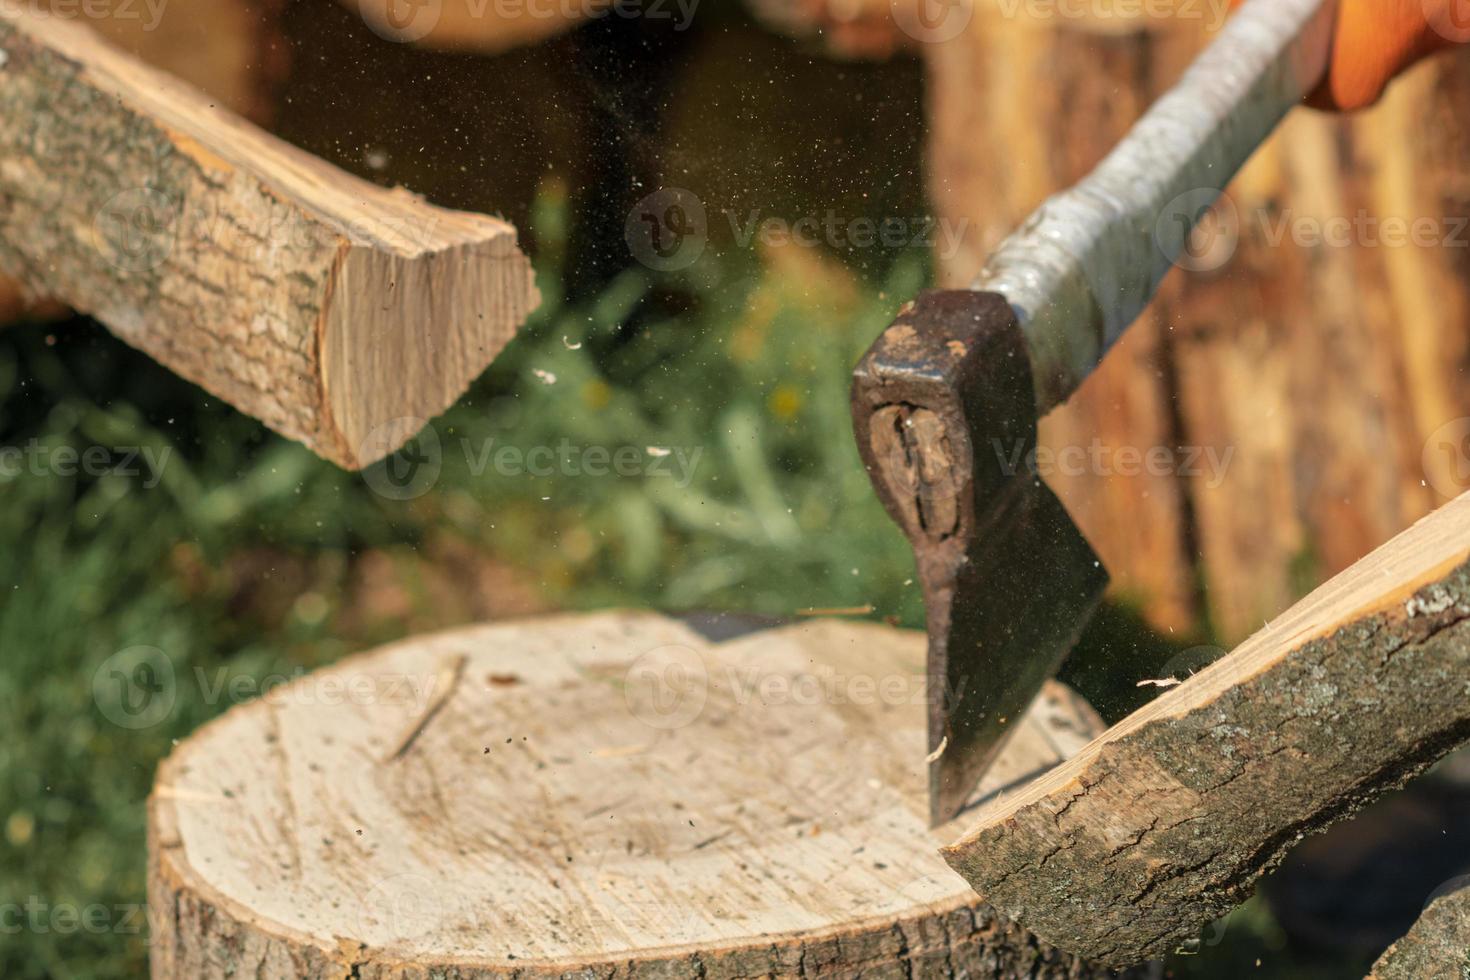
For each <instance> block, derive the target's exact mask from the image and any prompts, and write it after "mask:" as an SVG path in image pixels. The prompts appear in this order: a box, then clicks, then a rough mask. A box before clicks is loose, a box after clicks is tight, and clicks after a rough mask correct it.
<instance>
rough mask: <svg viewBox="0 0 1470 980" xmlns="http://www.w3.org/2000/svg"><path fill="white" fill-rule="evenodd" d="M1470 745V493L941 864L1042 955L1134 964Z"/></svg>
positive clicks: (1111, 738) (1173, 693)
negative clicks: (1055, 949)
mask: <svg viewBox="0 0 1470 980" xmlns="http://www.w3.org/2000/svg"><path fill="white" fill-rule="evenodd" d="M1467 738H1470V494H1467V495H1464V496H1461V497H1459V498H1457V499H1456V500H1454V501H1453V502H1451V503H1449V504H1446V505H1445V506H1444V507H1442V508H1441V509H1439V510H1438V511H1436V512H1434V513H1433V514H1432V515H1430V516H1429V517H1427V518H1425V519H1423V520H1421V521H1420V522H1419V523H1417V524H1415V525H1414V526H1413V527H1412V528H1410V529H1409V530H1408V531H1405V532H1404V533H1402V534H1400V535H1399V536H1397V537H1395V538H1394V539H1393V540H1392V541H1390V542H1389V543H1388V544H1386V545H1384V546H1382V547H1381V548H1378V549H1377V550H1375V551H1374V552H1373V553H1372V554H1370V555H1368V556H1367V557H1366V558H1363V559H1362V560H1361V561H1359V562H1357V563H1356V564H1354V565H1353V566H1352V567H1351V568H1349V569H1348V570H1346V571H1344V572H1342V573H1341V574H1339V575H1337V576H1336V577H1334V578H1333V579H1332V580H1331V581H1329V582H1327V583H1326V584H1324V585H1322V586H1321V587H1320V588H1318V589H1317V590H1316V591H1315V592H1313V593H1312V594H1311V595H1310V596H1308V597H1307V598H1306V599H1305V600H1303V601H1302V602H1300V603H1298V604H1297V605H1295V606H1294V607H1292V608H1291V609H1290V610H1288V611H1287V612H1286V613H1284V614H1283V615H1282V616H1281V617H1280V618H1279V619H1277V620H1275V621H1273V622H1272V623H1270V624H1269V625H1268V626H1267V627H1266V628H1265V629H1263V630H1261V631H1260V632H1259V633H1257V634H1256V635H1255V636H1253V637H1251V638H1250V639H1249V640H1247V641H1246V642H1245V643H1243V644H1242V645H1241V646H1240V647H1239V648H1237V649H1236V650H1235V651H1233V652H1232V653H1231V654H1230V655H1228V656H1226V657H1224V658H1222V659H1220V660H1219V661H1217V662H1216V663H1214V664H1212V665H1211V666H1209V667H1208V668H1206V669H1205V670H1203V671H1201V672H1200V673H1198V674H1196V675H1194V676H1193V677H1191V678H1190V679H1188V680H1187V681H1185V682H1184V683H1183V684H1181V685H1179V686H1178V687H1175V688H1173V689H1171V690H1169V691H1168V693H1166V694H1164V695H1162V696H1161V697H1159V698H1158V699H1156V700H1155V701H1153V702H1151V703H1150V704H1148V705H1147V706H1145V707H1144V708H1142V709H1140V710H1139V711H1137V712H1135V713H1134V714H1132V715H1130V716H1129V717H1128V718H1126V719H1124V720H1123V721H1122V722H1120V723H1119V724H1117V725H1115V726H1114V727H1112V728H1110V729H1109V730H1108V731H1107V732H1106V733H1104V734H1103V735H1102V736H1101V737H1100V738H1099V739H1098V740H1097V741H1095V742H1093V743H1092V744H1091V745H1089V746H1088V747H1087V748H1085V749H1083V750H1082V751H1081V752H1080V753H1078V754H1077V755H1076V756H1074V757H1073V758H1072V759H1071V760H1070V761H1069V762H1067V763H1066V764H1065V765H1063V766H1059V767H1058V768H1057V769H1055V770H1053V771H1052V772H1051V773H1049V774H1047V775H1046V776H1044V777H1042V778H1040V779H1038V780H1037V781H1036V782H1034V783H1032V784H1030V785H1029V786H1027V787H1025V788H1024V789H1022V790H1021V791H1019V792H1017V793H1014V794H1012V795H1010V796H1009V797H1007V798H1005V799H1002V800H999V801H994V802H992V803H991V804H989V805H987V806H986V807H985V808H984V809H982V810H981V811H980V812H979V814H978V815H977V816H976V818H975V826H974V827H973V828H972V829H971V830H970V831H969V832H968V833H967V834H966V835H965V836H964V837H963V838H962V839H961V840H959V841H958V842H956V843H955V844H953V845H951V846H950V847H948V848H946V851H945V854H946V857H947V858H948V860H949V861H950V863H951V864H952V865H953V866H954V867H955V868H956V870H958V871H959V872H960V873H961V874H963V875H964V876H965V877H966V879H967V880H969V881H970V883H971V884H972V885H973V886H974V887H975V889H976V891H977V892H978V893H979V894H980V895H981V896H982V897H984V898H986V899H987V900H988V901H990V902H991V903H992V904H993V905H995V906H996V907H997V908H998V909H1000V910H1001V911H1002V912H1004V913H1005V914H1007V915H1008V916H1010V917H1012V918H1013V919H1015V920H1016V921H1017V922H1021V923H1024V924H1025V925H1026V926H1027V927H1028V928H1030V929H1032V930H1033V931H1035V932H1036V933H1037V934H1038V935H1040V936H1041V937H1043V938H1044V939H1046V940H1048V941H1050V942H1052V943H1055V944H1056V945H1057V946H1059V947H1060V948H1062V949H1067V950H1069V951H1072V952H1075V953H1077V954H1079V955H1081V956H1084V957H1087V958H1089V959H1091V960H1095V961H1097V962H1100V963H1104V964H1111V965H1126V964H1130V963H1136V962H1139V961H1141V960H1144V959H1147V958H1151V957H1159V956H1163V955H1165V954H1167V953H1170V952H1173V951H1174V950H1175V949H1176V948H1177V947H1179V946H1181V945H1182V944H1184V943H1185V942H1186V941H1188V940H1190V939H1191V938H1193V937H1195V936H1196V935H1197V933H1198V930H1199V928H1200V926H1202V925H1203V924H1205V923H1206V922H1208V921H1210V920H1212V919H1214V918H1216V917H1218V916H1220V915H1222V914H1223V913H1225V912H1227V911H1229V910H1230V909H1231V908H1232V907H1234V906H1235V905H1237V904H1239V903H1240V902H1241V901H1243V900H1244V899H1245V898H1246V897H1248V896H1249V894H1250V892H1251V890H1252V889H1253V887H1254V885H1255V882H1256V881H1257V879H1258V878H1259V877H1260V875H1261V874H1262V873H1263V872H1265V871H1266V870H1268V869H1270V868H1271V867H1273V866H1274V865H1275V864H1276V863H1277V862H1278V861H1279V860H1280V859H1281V858H1282V857H1283V856H1284V855H1285V853H1286V852H1287V850H1288V849H1289V848H1290V847H1291V846H1292V844H1294V843H1295V842H1296V841H1298V840H1300V839H1301V838H1302V837H1303V836H1305V835H1306V834H1309V833H1313V832H1316V831H1318V830H1321V829H1323V828H1325V827H1326V826H1327V825H1329V824H1331V823H1332V822H1334V821H1336V820H1339V819H1341V818H1343V817H1345V816H1347V815H1350V814H1351V813H1353V812H1354V811H1355V810H1357V809H1358V808H1360V807H1361V806H1363V805H1364V804H1366V803H1367V802H1369V801H1371V800H1372V799H1374V798H1375V797H1376V796H1378V795H1379V794H1381V793H1382V792H1384V791H1385V790H1387V789H1390V788H1393V787H1396V786H1399V785H1402V784H1403V783H1404V782H1405V781H1406V780H1408V779H1409V778H1410V777H1412V776H1413V775H1415V774H1417V773H1419V772H1420V771H1422V770H1423V769H1425V768H1426V767H1428V766H1429V765H1430V764H1431V763H1433V762H1434V761H1435V760H1437V759H1438V758H1440V757H1441V756H1443V755H1445V754H1446V753H1448V752H1450V751H1451V750H1452V749H1454V748H1455V747H1456V746H1458V745H1460V744H1461V743H1463V742H1464V741H1465V740H1466V739H1467Z"/></svg>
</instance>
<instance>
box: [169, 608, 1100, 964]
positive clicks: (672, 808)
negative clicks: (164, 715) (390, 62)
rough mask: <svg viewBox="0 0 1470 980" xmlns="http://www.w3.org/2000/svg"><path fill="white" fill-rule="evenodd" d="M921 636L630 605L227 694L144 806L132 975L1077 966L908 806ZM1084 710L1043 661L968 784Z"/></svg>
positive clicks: (1063, 744)
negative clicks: (749, 623)
mask: <svg viewBox="0 0 1470 980" xmlns="http://www.w3.org/2000/svg"><path fill="white" fill-rule="evenodd" d="M923 665H924V641H923V637H922V635H920V634H917V633H912V632H905V631H899V630H895V629H890V628H887V627H883V626H879V625H874V624H861V623H849V622H840V621H831V620H812V621H804V622H800V623H797V624H793V625H789V626H784V627H779V628H775V629H770V630H765V631H761V632H756V633H751V634H747V635H744V636H741V637H738V638H735V639H728V640H725V641H724V642H714V641H712V640H709V639H706V638H705V637H704V636H703V635H701V634H700V633H698V632H696V631H695V630H694V629H693V628H691V626H689V625H685V624H684V623H682V622H679V621H675V620H670V619H666V618H664V617H661V616H658V615H655V614H651V613H601V614H592V615H567V616H558V617H550V618H545V619H538V620H529V621H523V622H515V623H508V624H500V625H488V626H478V627H472V628H467V629H459V630H455V631H451V632H446V633H440V634H435V635H432V636H428V637H422V638H417V639H412V640H408V641H405V642H402V643H399V644H396V645H393V646H389V647H385V648H382V649H379V650H375V651H372V652H369V653H365V654H362V655H359V656H356V657H353V658H349V659H348V660H346V661H344V662H343V663H341V664H338V665H336V666H334V667H331V668H328V669H325V670H322V671H320V672H318V673H315V674H312V675H309V676H307V677H303V678H301V679H299V680H297V681H296V682H294V683H293V684H291V685H289V686H282V687H279V688H277V689H275V690H273V691H271V692H270V693H269V694H267V695H266V696H264V697H262V698H261V699H259V700H256V701H254V702H252V703H249V704H246V705H243V706H238V707H235V708H234V709H232V710H231V711H229V712H227V713H226V714H225V715H224V716H222V717H221V718H219V719H218V720H216V721H214V722H212V723H211V724H209V725H207V726H206V727H204V728H203V729H202V730H200V731H199V732H198V733H196V734H195V735H194V736H193V737H191V738H190V739H188V740H187V741H185V742H184V743H183V744H181V745H180V746H179V747H178V748H177V750H176V751H175V752H174V753H173V755H171V756H170V757H169V759H168V760H166V761H165V762H164V764H163V765H162V767H161V768H160V770H159V773H158V778H157V783H156V785H155V788H154V792H153V796H152V798H151V800H150V804H149V857H150V871H149V907H150V912H151V921H152V924H153V943H152V957H153V960H152V975H153V977H154V978H155V980H166V978H188V980H207V978H214V977H239V976H252V977H262V978H288V977H290V978H294V977H322V978H325V977H332V978H343V977H360V978H363V980H369V978H372V980H384V978H394V980H398V978H428V977H454V978H456V980H468V978H480V977H506V976H514V977H518V978H531V977H537V978H539V977H611V976H617V977H620V978H623V977H627V978H635V977H645V978H646V977H659V978H673V977H703V978H709V980H715V978H736V977H754V976H761V977H767V976H769V977H818V976H820V977H856V976H862V977H864V978H871V977H895V978H896V977H905V978H910V977H954V976H971V977H974V976H986V977H1080V976H1092V975H1103V974H1102V973H1101V972H1099V971H1096V970H1094V969H1093V968H1092V967H1090V966H1089V965H1087V964H1085V963H1082V962H1079V961H1078V960H1076V959H1075V958H1073V957H1070V956H1067V955H1064V954H1062V953H1060V952H1058V951H1056V950H1053V949H1051V948H1049V947H1047V946H1046V945H1044V944H1042V943H1040V942H1039V941H1037V940H1036V939H1035V938H1034V937H1032V936H1030V935H1029V934H1028V933H1027V932H1025V931H1024V930H1023V929H1022V928H1020V927H1018V926H1016V925H1012V924H1010V923H1007V922H1005V921H1004V920H1001V919H999V918H998V917H997V916H996V914H995V913H994V912H993V911H992V910H991V909H990V908H989V907H988V906H986V905H984V904H982V903H980V901H979V899H978V898H977V897H976V896H975V894H974V893H973V892H971V891H970V890H969V889H968V888H967V887H966V886H965V884H964V882H963V881H962V880H961V879H960V878H959V877H958V876H957V875H955V874H953V873H952V872H951V871H949V869H948V868H947V867H946V866H945V865H944V862H943V860H942V859H941V858H940V857H939V855H938V853H937V847H938V846H939V845H940V844H942V843H944V842H947V841H949V840H952V839H953V838H954V837H955V836H956V835H957V834H958V833H959V831H960V829H961V826H960V825H961V824H962V823H963V819H964V818H963V816H962V817H961V818H960V821H959V822H958V823H956V824H950V825H947V826H946V827H941V828H938V829H936V830H933V831H931V830H930V829H929V828H928V826H927V814H928V801H927V799H926V797H925V786H926V783H925V771H926V763H925V759H924V744H925V724H924V718H925V712H924V704H923V701H924V698H925V693H924V683H923V676H924V675H923ZM1101 727H1102V726H1101V722H1100V721H1099V719H1098V718H1097V716H1096V715H1095V714H1094V713H1093V712H1092V710H1091V709H1090V708H1089V707H1088V706H1087V705H1086V704H1085V703H1084V702H1082V701H1081V699H1080V698H1078V697H1077V696H1076V695H1075V694H1073V693H1072V692H1070V691H1069V690H1067V689H1066V688H1064V687H1062V686H1061V685H1059V684H1055V683H1053V684H1051V685H1049V686H1048V688H1047V689H1046V690H1045V691H1044V692H1043V694H1042V695H1041V696H1040V697H1039V698H1038V700H1037V702H1036V703H1035V704H1034V705H1033V706H1032V708H1031V710H1030V712H1029V713H1028V715H1027V717H1026V719H1025V721H1024V723H1023V724H1022V726H1021V727H1020V729H1019V730H1018V731H1017V733H1016V734H1015V736H1014V737H1013V739H1012V741H1011V743H1010V747H1009V749H1008V750H1007V752H1006V753H1005V754H1004V755H1003V756H1002V757H1001V760H1000V762H999V764H998V765H997V767H996V768H995V769H994V770H993V771H992V773H991V774H990V776H989V777H988V780H987V783H986V784H985V785H984V786H982V787H981V789H980V790H979V791H978V793H977V801H978V799H979V798H980V797H984V796H991V795H994V794H995V793H997V792H1003V791H1006V790H1008V789H1009V788H1010V787H1013V786H1015V785H1017V784H1019V783H1021V782H1023V781H1026V780H1028V779H1029V778H1031V777H1032V776H1033V775H1035V774H1037V773H1038V772H1039V771H1041V770H1044V769H1046V768H1048V767H1050V766H1052V765H1053V764H1054V763H1056V762H1058V761H1059V760H1061V759H1063V758H1064V757H1066V756H1068V755H1070V754H1072V753H1073V752H1075V751H1077V750H1078V749H1080V748H1081V746H1082V745H1083V744H1085V743H1086V742H1087V741H1088V740H1089V739H1090V738H1091V737H1092V736H1093V735H1094V734H1096V733H1097V732H1098V731H1100V730H1101Z"/></svg>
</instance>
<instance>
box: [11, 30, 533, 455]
mask: <svg viewBox="0 0 1470 980" xmlns="http://www.w3.org/2000/svg"><path fill="white" fill-rule="evenodd" d="M0 269H3V270H4V271H6V272H9V273H11V274H14V275H16V276H17V277H19V278H20V279H21V280H22V281H23V282H24V283H25V285H26V286H27V288H28V289H29V290H31V291H32V292H35V293H38V294H42V295H47V296H53V297H56V298H58V299H61V300H64V301H65V302H67V303H68V304H70V305H71V306H73V307H75V308H76V309H78V310H79V311H81V312H85V313H88V314H91V315H93V316H95V317H96V318H97V319H99V320H101V321H102V322H103V323H104V324H106V325H107V326H108V327H109V329H111V330H112V331H113V332H114V333H116V334H117V335H118V336H119V337H120V338H122V339H123V340H125V341H127V342H128V343H130V344H132V345H133V346H135V347H138V348H140V349H142V350H144V351H146V352H147V353H149V354H150V355H152V356H153V357H155V358H157V359H158V360H159V361H160V362H161V363H163V364H165V365H166V366H168V367H169V368H171V369H173V370H174V371H177V372H178V373H179V374H181V375H183V376H184V377H186V378H188V379H190V380H192V381H195V382H197V383H198V384H200V385H201V386H203V387H204V388H206V389H207V390H209V391H211V392H213V393H214V394H216V395H218V396H219V397H221V398H223V399H224V400H225V401H227V402H229V403H230V404H232V405H234V406H235V407H237V408H239V409H240V410H241V411H244V412H246V413H248V414H250V415H253V416H255V417H257V418H259V419H260V420H261V421H263V422H265V423H266V424H267V425H269V426H270V427H271V428H272V429H275V430H276V431H278V432H280V433H282V434H283V435H286V436H288V437H290V438H293V439H297V440H300V441H301V442H303V443H305V444H306V445H307V446H309V447H310V448H311V449H312V450H314V451H315V452H317V453H319V454H321V455H322V456H325V457H326V458H328V459H330V460H332V461H333V462H336V463H338V464H339V465H342V466H345V467H348V468H357V467H361V466H365V465H367V464H369V463H371V462H373V461H374V460H376V459H378V458H381V457H382V456H384V455H386V454H388V453H390V452H392V451H393V450H394V449H396V448H397V447H398V446H399V445H401V444H402V443H403V442H404V441H405V440H407V439H408V438H410V437H411V436H412V435H413V434H414V432H416V431H417V429H418V428H419V427H421V426H422V425H423V424H424V422H425V421H427V420H428V419H429V418H431V417H433V416H435V415H437V414H439V413H440V412H442V411H444V409H446V408H447V407H449V405H450V404H451V403H452V402H453V401H454V400H455V399H456V398H458V397H459V395H460V394H462V393H463V391H464V389H465V388H466V387H467V386H468V384H469V382H470V381H471V380H473V379H474V378H475V377H476V376H477V375H478V374H479V373H480V372H481V371H482V370H483V369H484V368H485V366H486V365H488V364H489V363H490V361H491V360H492V359H493V358H494V357H495V355H496V354H497V353H498V352H499V351H500V349H501V348H502V347H504V346H505V344H506V342H507V341H509V340H510V338H511V337H512V336H513V335H514V333H515V330H516V328H517V327H518V326H519V324H520V323H521V321H522V320H523V319H524V318H525V316H526V315H527V314H528V313H529V312H530V310H531V309H533V308H534V306H535V305H536V302H537V301H538V299H539V297H538V294H537V292H536V288H535V285H534V282H533V278H532V273H531V269H530V265H529V263H528V261H527V260H526V258H525V257H524V256H523V255H522V254H521V253H520V252H519V251H518V249H517V248H516V233H515V229H514V228H513V227H512V226H510V225H509V224H507V223H505V222H503V221H500V220H497V219H495V218H490V217H486V216H484V215H478V214H469V213H465V212H458V211H449V210H445V209H442V208H436V207H432V206H430V205H427V204H425V203H424V202H423V201H422V200H421V199H419V198H417V197H416V196H414V195H412V194H410V193H408V192H407V191H404V190H401V189H395V190H391V191H390V190H385V189H382V188H379V187H376V186H374V185H372V184H369V183H367V182H365V181H362V180H359V179H357V178H355V177H352V176H351V175H349V174H346V173H344V172H342V171H339V170H337V169H335V168H333V167H331V166H329V165H327V164H326V163H324V162H322V161H320V160H318V159H316V158H315V157H313V156H311V155H310V154H307V153H305V152H303V151H300V150H298V149H296V148H295V147H292V146H290V145H288V144H286V143H284V142H282V141H280V140H278V139H275V138H273V137H271V136H269V135H268V134H266V133H264V132H262V131H260V130H258V129H256V128H255V127H253V126H251V125H250V124H248V123H246V122H244V121H243V120H241V119H239V118H237V117H235V116H233V115H232V114H230V113H229V112H227V111H225V110H223V109H219V108H217V107H215V106H214V105H212V104H211V103H210V102H209V101H208V100H207V99H205V98H204V97H203V96H201V95H200V94H199V93H197V92H195V91H194V90H192V89H190V88H188V87H187V86H185V85H183V84H181V83H179V82H177V81H176V80H174V79H173V78H171V77H169V76H167V75H164V74H162V73H159V72H156V71H154V70H152V69H150V68H148V67H146V66H144V65H142V64H140V63H139V62H137V61H135V60H134V59H132V58H130V57H128V56H127V55H124V54H122V53H120V52H118V51H116V50H114V49H112V48H110V47H109V46H107V45H106V44H105V43H104V42H102V41H100V40H99V39H98V38H97V37H96V36H95V35H93V34H92V33H91V32H90V31H88V30H87V29H86V28H84V27H81V26H79V25H77V24H74V23H69V22H66V21H63V20H61V19H58V18H55V17H48V16H43V15H38V14H35V13H31V12H27V11H26V10H25V9H22V8H20V7H18V6H16V5H14V4H7V3H4V2H0Z"/></svg>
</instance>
